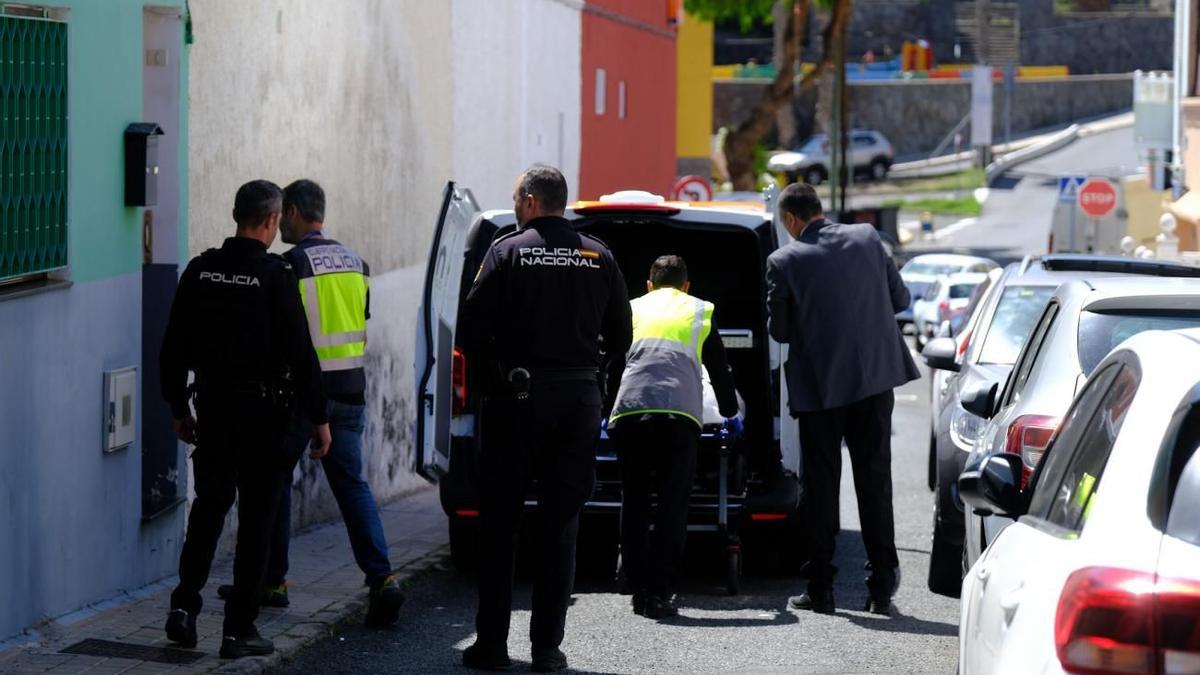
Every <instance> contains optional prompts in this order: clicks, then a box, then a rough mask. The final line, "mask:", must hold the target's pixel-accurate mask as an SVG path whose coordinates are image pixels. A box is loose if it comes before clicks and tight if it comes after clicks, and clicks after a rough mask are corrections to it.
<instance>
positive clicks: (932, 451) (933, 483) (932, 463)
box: [925, 411, 937, 490]
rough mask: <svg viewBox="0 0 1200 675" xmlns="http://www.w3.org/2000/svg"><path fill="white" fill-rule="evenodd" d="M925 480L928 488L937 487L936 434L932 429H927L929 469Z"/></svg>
mask: <svg viewBox="0 0 1200 675" xmlns="http://www.w3.org/2000/svg"><path fill="white" fill-rule="evenodd" d="M935 412H936V411H935ZM925 482H926V483H927V484H928V485H929V489H930V490H936V489H937V434H935V433H934V431H933V429H930V430H929V470H928V472H927V475H926V478H925Z"/></svg>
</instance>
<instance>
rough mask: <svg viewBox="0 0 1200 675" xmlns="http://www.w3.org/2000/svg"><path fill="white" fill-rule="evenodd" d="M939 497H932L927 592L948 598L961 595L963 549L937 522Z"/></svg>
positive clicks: (939, 508)
mask: <svg viewBox="0 0 1200 675" xmlns="http://www.w3.org/2000/svg"><path fill="white" fill-rule="evenodd" d="M940 504H941V495H939V494H937V493H934V496H933V536H932V538H931V539H932V546H931V547H930V550H929V590H931V591H933V592H934V593H937V594H938V595H944V596H946V597H949V598H957V597H958V596H959V595H960V594H961V593H962V580H963V571H962V565H963V547H962V546H955V545H954V543H953V542H952V541H951V540H950V537H949V536H948V535H947V533H946V532H945V531H944V528H943V526H942V525H941V524H940V523H939V522H938V521H939V520H940V519H939V518H938V515H939V512H940V510H941V506H940Z"/></svg>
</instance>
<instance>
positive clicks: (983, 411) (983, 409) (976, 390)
mask: <svg viewBox="0 0 1200 675" xmlns="http://www.w3.org/2000/svg"><path fill="white" fill-rule="evenodd" d="M930 344H933V343H930ZM999 389H1000V383H999V382H986V381H985V382H979V383H977V384H975V385H974V386H972V387H971V388H969V389H967V390H966V391H965V392H963V395H962V407H963V409H964V410H966V411H967V412H969V413H971V414H972V415H975V416H976V417H982V418H983V419H985V420H990V419H992V417H994V416H995V415H996V394H997V392H998V391H999Z"/></svg>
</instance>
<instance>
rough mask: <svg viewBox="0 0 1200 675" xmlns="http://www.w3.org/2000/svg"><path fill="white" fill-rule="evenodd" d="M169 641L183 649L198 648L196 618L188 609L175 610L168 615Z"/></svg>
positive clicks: (167, 629)
mask: <svg viewBox="0 0 1200 675" xmlns="http://www.w3.org/2000/svg"><path fill="white" fill-rule="evenodd" d="M165 628H166V631H167V639H168V640H170V641H171V642H177V643H179V646H181V647H195V646H196V617H194V616H192V615H191V614H189V613H188V611H187V610H186V609H173V610H171V611H170V612H169V613H168V614H167V625H166V627H165Z"/></svg>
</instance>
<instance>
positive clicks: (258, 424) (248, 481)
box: [171, 396, 295, 637]
mask: <svg viewBox="0 0 1200 675" xmlns="http://www.w3.org/2000/svg"><path fill="white" fill-rule="evenodd" d="M213 398H218V396H214V397H213ZM223 403H224V404H223V405H220V406H216V405H214V406H208V407H205V408H201V410H200V411H199V415H198V422H197V425H198V432H197V436H198V438H197V442H196V450H195V452H194V453H193V454H192V468H193V471H194V472H195V486H196V499H195V500H194V501H193V502H192V510H191V512H190V514H189V516H188V527H187V537H186V538H185V539H184V542H183V552H182V553H181V554H180V556H179V585H178V586H177V587H176V588H175V591H174V592H173V593H171V609H185V610H187V611H188V612H189V613H191V614H192V615H193V616H194V615H196V614H198V613H199V612H200V609H201V607H202V606H203V601H202V600H201V598H200V591H201V590H202V589H203V588H204V585H205V583H207V581H208V574H209V571H210V568H211V567H212V561H213V555H214V554H215V553H216V549H217V542H218V540H219V539H220V538H221V530H222V529H223V528H224V525H225V515H226V514H227V513H228V512H229V509H230V507H232V506H233V502H234V497H235V496H236V497H237V504H238V511H237V514H238V526H237V527H238V530H237V548H236V550H235V553H234V559H233V595H232V596H230V598H229V599H228V600H227V601H226V603H225V629H224V630H225V635H229V636H234V637H246V636H247V635H249V634H250V633H251V632H252V631H253V630H254V621H255V619H257V618H258V607H259V602H260V601H261V599H262V585H263V577H264V575H265V574H266V569H267V554H268V547H269V546H270V542H271V527H272V524H273V523H274V521H275V514H276V509H277V508H278V506H279V497H280V491H281V490H282V489H283V483H284V481H285V480H286V478H287V476H288V475H289V474H290V473H291V471H292V469H293V468H294V466H295V458H294V457H290V458H289V457H288V456H287V455H286V453H285V451H284V447H283V446H284V443H283V441H284V436H285V432H286V419H283V420H281V419H280V417H281V415H282V414H281V413H280V412H279V411H278V410H276V409H274V408H272V406H270V405H269V404H268V403H266V402H265V401H252V402H245V401H235V400H233V399H226V400H225V401H223Z"/></svg>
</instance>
